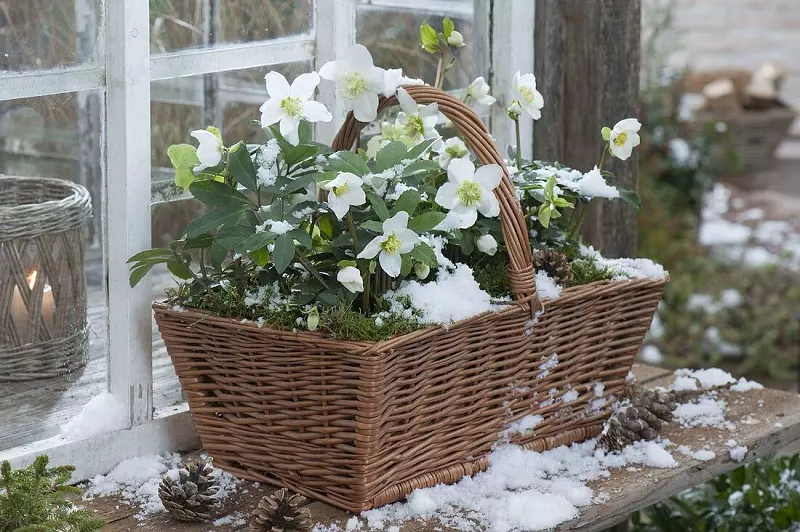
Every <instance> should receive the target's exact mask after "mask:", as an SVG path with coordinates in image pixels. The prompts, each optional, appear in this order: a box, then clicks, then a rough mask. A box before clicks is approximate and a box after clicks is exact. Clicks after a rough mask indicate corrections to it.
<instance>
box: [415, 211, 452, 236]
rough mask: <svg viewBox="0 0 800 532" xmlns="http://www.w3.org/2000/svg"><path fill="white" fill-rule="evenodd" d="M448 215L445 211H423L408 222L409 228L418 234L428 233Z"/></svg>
mask: <svg viewBox="0 0 800 532" xmlns="http://www.w3.org/2000/svg"><path fill="white" fill-rule="evenodd" d="M446 216H447V215H446V214H445V213H443V212H438V211H428V212H423V213H422V214H420V215H419V216H415V217H414V218H411V220H410V221H409V222H408V228H409V229H411V230H412V231H414V232H415V233H417V234H420V233H427V232H428V231H431V230H432V229H433V228H434V227H436V226H437V225H439V224H440V223H441V222H442V220H444V219H445V217H446Z"/></svg>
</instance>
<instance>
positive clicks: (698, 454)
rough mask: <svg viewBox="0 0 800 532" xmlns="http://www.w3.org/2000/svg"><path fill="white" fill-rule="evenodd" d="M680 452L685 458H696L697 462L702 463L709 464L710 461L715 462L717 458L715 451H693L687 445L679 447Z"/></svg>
mask: <svg viewBox="0 0 800 532" xmlns="http://www.w3.org/2000/svg"><path fill="white" fill-rule="evenodd" d="M678 452H679V453H681V454H682V455H684V456H688V457H689V458H694V459H695V460H699V461H700V462H708V461H709V460H713V459H714V458H716V457H717V455H716V453H714V451H711V450H709V449H701V450H699V451H693V450H691V449H690V448H689V447H687V446H685V445H680V446H678Z"/></svg>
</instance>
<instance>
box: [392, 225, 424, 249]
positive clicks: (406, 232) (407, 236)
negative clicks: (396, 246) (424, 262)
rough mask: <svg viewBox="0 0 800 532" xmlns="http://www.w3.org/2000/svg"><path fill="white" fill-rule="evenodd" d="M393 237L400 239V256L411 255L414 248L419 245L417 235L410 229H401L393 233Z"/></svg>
mask: <svg viewBox="0 0 800 532" xmlns="http://www.w3.org/2000/svg"><path fill="white" fill-rule="evenodd" d="M395 235H397V238H399V239H400V254H403V255H404V254H406V253H411V250H412V249H414V246H416V245H417V244H418V243H419V235H418V234H417V233H415V232H414V231H412V230H411V229H402V230H400V231H397V232H395Z"/></svg>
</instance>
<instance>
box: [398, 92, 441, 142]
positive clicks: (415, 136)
mask: <svg viewBox="0 0 800 532" xmlns="http://www.w3.org/2000/svg"><path fill="white" fill-rule="evenodd" d="M397 101H398V102H399V103H400V109H402V112H400V113H398V115H397V123H398V125H399V126H400V127H401V128H402V131H403V135H405V136H406V137H408V138H409V139H410V140H411V141H412V142H413V143H414V144H418V143H420V142H422V141H423V140H426V139H439V138H441V135H439V132H438V131H436V124H437V123H438V122H439V104H437V103H432V104H430V105H426V106H424V107H420V106H419V105H417V102H415V101H414V99H413V98H412V97H411V96H410V95H409V94H408V92H406V90H405V89H404V88H402V87H400V88H399V89H397ZM440 145H441V140H438V141H436V142H434V143H433V149H434V151H438V148H439V147H440Z"/></svg>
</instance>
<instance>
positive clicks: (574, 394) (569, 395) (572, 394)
mask: <svg viewBox="0 0 800 532" xmlns="http://www.w3.org/2000/svg"><path fill="white" fill-rule="evenodd" d="M577 399H578V390H569V391H567V392H565V393H564V395H562V396H561V401H562V402H563V403H565V404H566V403H571V402H573V401H575V400H577Z"/></svg>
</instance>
